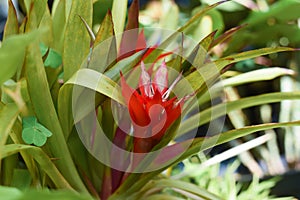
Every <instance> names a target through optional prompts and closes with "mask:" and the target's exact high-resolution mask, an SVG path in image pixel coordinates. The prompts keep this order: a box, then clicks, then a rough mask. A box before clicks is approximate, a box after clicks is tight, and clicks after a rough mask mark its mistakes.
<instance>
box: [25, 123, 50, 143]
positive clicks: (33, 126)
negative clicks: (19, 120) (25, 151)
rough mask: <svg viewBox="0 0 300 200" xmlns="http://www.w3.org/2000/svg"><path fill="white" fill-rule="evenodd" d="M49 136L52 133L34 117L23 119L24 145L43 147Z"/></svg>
mask: <svg viewBox="0 0 300 200" xmlns="http://www.w3.org/2000/svg"><path fill="white" fill-rule="evenodd" d="M50 136H52V133H51V132H50V131H49V130H48V129H47V128H45V127H44V126H43V125H41V124H39V123H38V122H37V119H36V118H35V117H26V118H23V131H22V138H23V140H24V142H25V143H26V144H34V145H36V146H43V145H44V144H45V143H46V141H47V137H50Z"/></svg>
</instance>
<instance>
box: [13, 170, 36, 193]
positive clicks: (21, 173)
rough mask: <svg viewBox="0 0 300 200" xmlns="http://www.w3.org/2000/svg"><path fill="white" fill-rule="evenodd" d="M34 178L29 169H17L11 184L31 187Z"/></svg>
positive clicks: (18, 186)
mask: <svg viewBox="0 0 300 200" xmlns="http://www.w3.org/2000/svg"><path fill="white" fill-rule="evenodd" d="M31 181H32V178H31V176H30V173H29V172H28V170H27V169H15V170H14V174H13V178H12V183H11V186H13V187H16V188H18V189H21V190H22V189H23V190H24V189H28V188H29V187H30V184H31Z"/></svg>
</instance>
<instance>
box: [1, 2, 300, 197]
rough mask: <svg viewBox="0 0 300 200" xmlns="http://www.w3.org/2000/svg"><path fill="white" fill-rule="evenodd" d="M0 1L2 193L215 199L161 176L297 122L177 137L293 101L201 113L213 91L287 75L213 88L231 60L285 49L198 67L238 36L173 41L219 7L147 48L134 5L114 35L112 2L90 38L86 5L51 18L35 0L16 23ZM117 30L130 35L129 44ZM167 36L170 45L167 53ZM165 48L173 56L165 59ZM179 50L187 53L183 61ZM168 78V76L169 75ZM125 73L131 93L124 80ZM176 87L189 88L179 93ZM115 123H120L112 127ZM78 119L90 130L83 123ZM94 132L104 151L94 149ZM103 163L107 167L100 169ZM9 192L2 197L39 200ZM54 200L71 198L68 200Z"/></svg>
mask: <svg viewBox="0 0 300 200" xmlns="http://www.w3.org/2000/svg"><path fill="white" fill-rule="evenodd" d="M9 2H10V4H9V5H10V7H9V15H8V21H7V24H6V27H5V32H4V40H3V42H2V46H1V49H0V55H1V56H0V61H1V65H2V68H1V70H2V71H1V76H0V83H1V85H2V88H1V92H2V94H1V105H0V108H1V110H0V120H1V125H0V130H1V134H0V142H1V144H0V145H1V146H0V149H1V151H0V160H1V184H2V185H5V186H13V187H17V188H19V189H20V190H22V189H27V188H29V187H31V188H37V189H40V188H50V189H68V190H71V191H77V192H79V193H85V194H86V195H87V197H86V199H91V198H92V197H93V198H98V199H99V198H101V199H141V198H143V199H156V198H158V197H160V198H168V199H170V198H174V199H176V197H172V195H171V194H170V195H167V194H162V193H160V191H162V190H163V189H164V188H173V189H174V188H175V189H177V191H179V193H181V194H182V195H190V194H192V195H196V196H199V197H201V198H206V199H212V198H213V199H220V198H219V197H217V196H215V195H213V194H211V193H209V192H207V191H205V190H200V189H199V188H197V187H194V186H191V185H190V184H186V183H185V182H183V181H179V180H168V177H167V176H165V175H163V174H162V172H163V171H164V170H166V169H168V168H169V167H171V166H173V165H175V164H176V163H178V162H180V161H182V160H184V159H185V158H188V157H190V156H191V155H193V154H196V153H198V152H199V151H200V150H201V151H203V150H206V149H209V148H212V147H214V146H216V145H218V144H221V143H224V142H227V141H230V140H232V139H235V138H239V137H242V136H244V135H247V134H250V133H253V132H256V131H261V130H266V129H271V128H276V127H282V126H293V125H299V123H300V122H299V121H295V122H285V123H273V124H271V123H268V124H261V125H255V126H249V127H243V128H240V129H234V130H230V131H227V132H223V133H215V134H214V135H213V136H207V137H199V138H192V139H185V140H183V139H182V138H184V137H182V136H184V135H186V134H187V133H188V132H190V131H192V130H194V129H197V127H198V126H200V125H203V124H206V123H209V122H210V121H211V120H214V119H216V118H218V117H220V116H223V115H226V113H228V112H231V111H233V110H235V109H242V108H246V107H251V106H255V105H260V104H266V103H272V102H278V101H281V100H285V99H299V98H300V94H299V93H298V92H289V93H271V94H264V95H260V96H254V97H247V98H242V99H239V100H237V101H231V102H224V103H221V104H219V105H212V106H211V107H204V105H207V103H208V102H210V99H211V98H215V97H217V96H218V94H219V93H220V90H221V89H222V88H223V87H229V86H236V85H240V84H243V83H246V82H254V81H260V80H268V79H272V78H275V77H278V76H282V75H291V74H292V71H290V70H286V69H282V68H272V69H265V70H264V71H256V72H249V73H246V74H241V75H237V76H234V77H230V78H226V76H224V75H221V76H223V77H224V78H226V79H225V80H223V81H218V78H219V77H220V74H222V73H224V72H225V71H226V69H227V68H226V67H227V66H228V65H230V64H232V63H236V62H239V61H242V60H246V59H249V58H254V57H257V56H261V55H265V54H270V53H275V52H281V51H291V50H293V49H291V48H287V47H284V48H283V47H276V48H265V49H258V50H252V51H248V52H243V53H238V54H234V55H231V56H228V57H224V58H217V59H215V60H213V61H210V60H208V59H206V57H207V52H209V51H210V50H211V49H212V48H213V47H214V46H216V45H218V43H220V42H222V41H224V40H225V39H227V38H229V37H231V36H232V35H233V34H234V33H235V32H236V31H237V29H233V30H230V31H228V32H225V33H224V34H223V35H221V36H219V37H218V38H215V37H214V36H215V32H213V33H211V34H209V35H207V36H206V37H205V38H204V39H202V40H201V41H197V42H198V43H197V45H196V46H195V47H194V48H193V49H191V50H190V51H188V49H186V47H185V45H183V44H184V42H185V41H184V36H183V35H184V34H185V33H186V32H188V30H189V29H190V28H191V27H192V25H193V24H195V23H197V21H198V20H199V19H200V18H201V17H203V16H204V15H205V13H206V12H208V11H209V10H211V9H213V8H214V7H216V6H217V5H219V4H221V3H224V2H220V3H216V4H213V5H211V6H207V7H205V8H203V9H201V10H200V11H198V12H197V13H196V14H195V15H194V16H193V17H192V18H191V19H189V20H188V21H187V22H186V23H185V24H184V25H183V26H181V27H180V28H178V29H177V31H176V32H173V33H172V34H169V35H167V36H166V37H165V38H164V37H162V38H161V40H160V42H158V41H159V40H157V44H155V45H151V46H149V45H148V46H147V44H146V40H145V39H144V38H145V37H144V35H143V32H141V33H139V32H138V30H139V29H138V16H139V14H138V1H133V3H132V5H131V7H130V8H129V11H128V18H127V26H126V28H124V24H125V19H126V16H127V3H126V1H124V0H115V1H114V2H113V8H112V12H110V11H109V12H108V13H107V15H106V16H105V18H104V19H103V21H102V23H101V26H100V28H99V31H98V32H97V33H96V34H95V35H94V33H93V31H92V29H91V28H89V27H91V25H92V15H93V9H92V6H93V2H94V1H92V0H87V1H68V0H61V1H56V2H55V4H54V5H55V6H54V7H53V9H52V11H51V14H50V11H49V9H48V7H47V1H46V0H24V1H23V6H24V8H25V12H26V17H25V19H24V21H23V23H22V24H21V25H19V24H18V21H17V17H16V12H15V9H14V7H13V4H12V3H11V1H9ZM80 18H81V19H80ZM82 22H83V23H82ZM124 30H127V31H132V34H133V36H134V37H130V36H132V35H131V34H130V35H129V36H128V35H127V33H128V32H124ZM120 35H121V36H120ZM178 38H179V39H181V40H180V41H181V42H180V44H179V45H176V41H177V40H178ZM103 44H104V45H103ZM174 44H175V47H174ZM169 45H173V46H172V49H173V50H174V52H171V51H170V50H167V51H164V50H165V49H170V48H168V46H169ZM103 47H105V48H103ZM177 51H178V52H179V53H178V52H177ZM7 52H9V54H8V53H7ZM176 52H177V53H176ZM183 52H190V53H187V56H182V55H183V54H184V53H183ZM58 63H59V64H58ZM149 65H150V67H148V66H149ZM171 71H175V72H177V75H178V76H177V78H174V77H173V76H171V73H170V72H171ZM137 74H138V75H137ZM136 76H137V77H139V78H138V79H139V81H138V82H139V83H137V84H136V85H138V87H135V86H136V85H135V86H134V85H131V82H130V81H129V80H130V79H131V80H132V79H134V78H132V77H136ZM118 82H120V84H118ZM169 82H170V83H171V84H169ZM187 83H188V85H189V86H190V88H191V89H192V90H191V91H186V86H187ZM76 88H77V89H78V88H79V89H78V90H77V89H76ZM80 88H81V89H80ZM82 88H84V89H82ZM134 88H137V89H134ZM208 88H210V89H208ZM75 89H76V90H75ZM74 91H76V92H74ZM176 91H177V92H176ZM178 91H179V93H178ZM182 91H183V92H182ZM90 92H91V93H93V94H94V93H97V94H96V95H94V96H93V99H92V101H89V100H90V99H88V100H87V97H88V96H90ZM177 94H180V95H178V96H177ZM193 99H194V101H193ZM195 102H196V103H195ZM112 105H116V106H115V107H114V106H112ZM224 106H226V109H224ZM126 109H127V110H126ZM195 110H196V111H197V110H198V112H197V113H195V112H194V111H195ZM189 111H193V112H189ZM75 113H76V114H75ZM115 115H117V116H119V119H120V120H119V121H115V120H114V116H115ZM90 116H92V117H90ZM86 119H88V121H89V122H91V125H90V126H86V123H85V120H86ZM90 119H92V120H90ZM99 130H101V131H102V132H101V131H100V132H101V133H102V136H99V132H98V131H99ZM82 133H83V134H82ZM103 135H104V136H105V138H108V139H109V140H108V141H109V142H110V145H107V146H106V143H104V142H103V140H104V137H103ZM83 136H85V137H83ZM99 144H101V145H99ZM99 149H100V150H101V151H99ZM120 149H121V150H123V151H119V150H120ZM97 150H98V151H97ZM116 150H118V151H117V152H116ZM124 151H125V153H119V152H124ZM17 153H19V156H17V155H18V154H17ZM149 154H151V155H152V156H149ZM103 157H104V158H106V159H105V161H107V162H100V161H103V160H102V158H103ZM20 158H22V159H20ZM122 167H123V168H122ZM124 168H125V169H124ZM149 169H151V170H149ZM153 179H155V181H151V180H153ZM154 183H155V185H153V184H154ZM143 188H152V189H153V190H149V191H148V190H144V189H143ZM7 191H12V190H11V189H9V188H4V187H1V189H0V194H1V193H3V194H4V192H7ZM13 191H15V190H14V189H13ZM17 191H18V192H14V193H13V194H11V197H12V198H19V197H20V196H22V195H25V196H26V195H27V196H30V195H32V194H34V195H35V197H36V198H37V196H40V197H41V198H43V197H44V196H45V194H44V193H40V192H37V193H28V192H25V193H22V192H21V191H19V190H17ZM51 191H53V190H51ZM53 193H54V194H55V195H58V196H59V194H57V193H55V192H53ZM89 194H90V195H89ZM62 196H63V197H69V198H77V197H76V194H69V193H66V194H63V195H62ZM78 199H85V197H78Z"/></svg>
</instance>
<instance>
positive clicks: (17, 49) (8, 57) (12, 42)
mask: <svg viewBox="0 0 300 200" xmlns="http://www.w3.org/2000/svg"><path fill="white" fill-rule="evenodd" d="M39 34H40V31H34V32H31V33H27V34H23V35H15V36H11V37H9V38H6V39H5V40H4V41H3V43H2V46H1V48H0V63H1V73H0V85H2V83H3V82H4V81H6V80H8V79H9V78H11V77H12V76H13V75H14V74H15V73H16V71H17V69H20V68H21V66H22V64H23V61H24V57H25V48H26V46H27V45H29V44H30V43H31V42H33V41H34V40H35V39H36V38H37V37H38V35H39Z"/></svg>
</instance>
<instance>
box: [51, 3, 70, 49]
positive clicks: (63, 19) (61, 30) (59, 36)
mask: <svg viewBox="0 0 300 200" xmlns="http://www.w3.org/2000/svg"><path fill="white" fill-rule="evenodd" d="M66 12H67V11H66V0H60V1H58V5H57V7H56V9H55V12H54V11H53V10H52V19H53V48H54V49H56V50H57V51H58V52H59V53H61V54H62V53H63V45H64V42H63V41H64V35H65V30H66V24H67V18H68V17H67V15H66Z"/></svg>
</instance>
